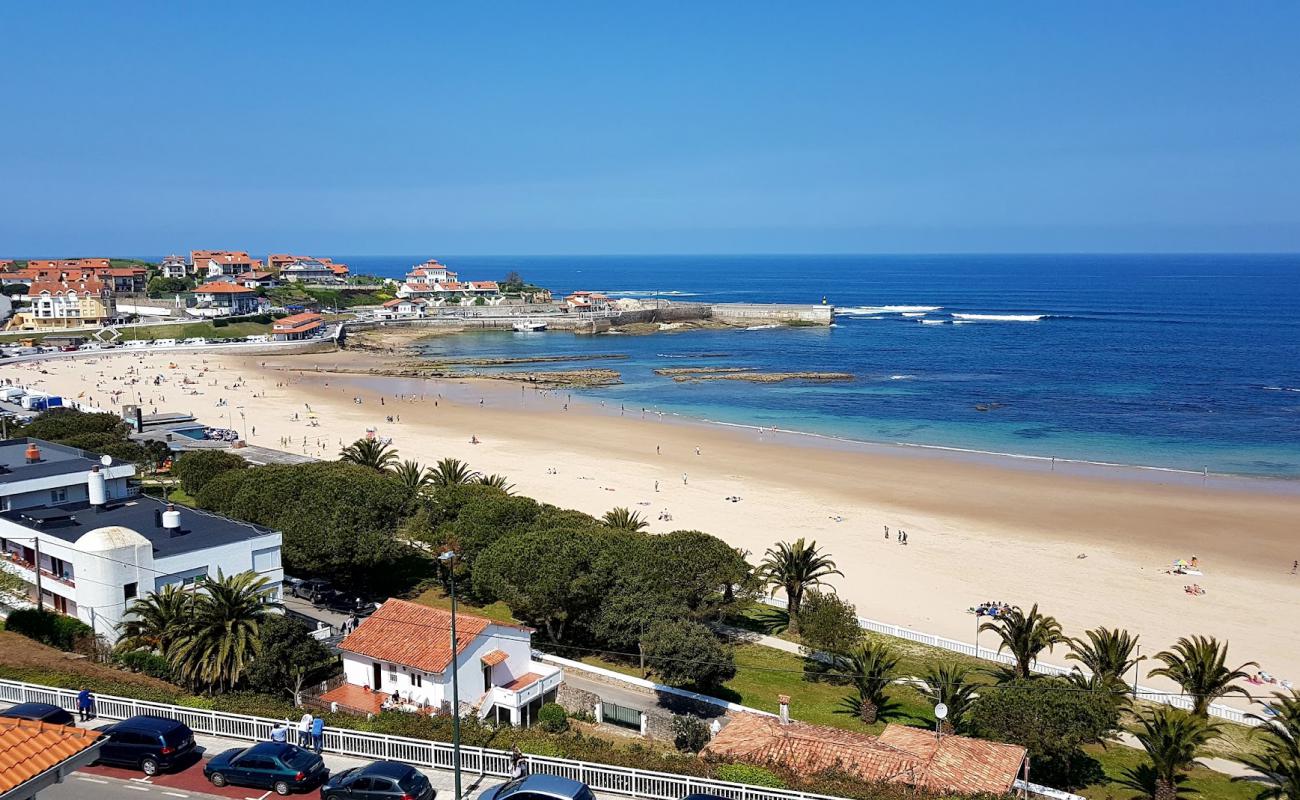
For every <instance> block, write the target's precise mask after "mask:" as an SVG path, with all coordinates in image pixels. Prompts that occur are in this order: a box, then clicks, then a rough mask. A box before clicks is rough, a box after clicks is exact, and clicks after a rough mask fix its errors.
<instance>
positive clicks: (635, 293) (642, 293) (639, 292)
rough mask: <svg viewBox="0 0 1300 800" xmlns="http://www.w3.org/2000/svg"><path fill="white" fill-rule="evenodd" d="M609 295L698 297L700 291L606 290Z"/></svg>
mask: <svg viewBox="0 0 1300 800" xmlns="http://www.w3.org/2000/svg"><path fill="white" fill-rule="evenodd" d="M605 294H606V295H608V296H609V297H696V296H698V295H699V292H677V291H673V292H655V291H647V290H627V291H622V292H605Z"/></svg>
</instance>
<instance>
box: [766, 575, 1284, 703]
mask: <svg viewBox="0 0 1300 800" xmlns="http://www.w3.org/2000/svg"><path fill="white" fill-rule="evenodd" d="M763 602H764V603H765V604H767V605H769V606H774V607H776V608H781V609H784V608H785V606H786V601H785V600H784V599H783V598H780V597H768V598H764V600H763ZM858 625H860V626H861V627H862V628H863V629H865V630H869V631H872V632H873V633H880V634H884V635H885V636H893V637H896V638H899V639H906V640H908V641H909V642H918V643H920V644H924V645H929V646H930V647H938V648H941V649H943V650H951V651H953V652H955V653H962V654H964V655H968V656H973V657H975V658H982V659H984V660H985V661H994V662H996V663H999V664H1014V663H1015V659H1014V658H1013V657H1012V656H1011V654H1010V653H1006V652H1000V651H998V650H994V649H991V648H988V647H979V648H976V646H975V644H974V643H973V642H962V641H958V640H956V639H948V638H945V637H943V636H936V635H935V634H933V633H923V632H921V631H914V630H912V629H911V628H904V627H902V626H901V625H890V624H889V623H888V622H879V621H877V620H874V619H867V618H866V617H858ZM1031 669H1033V671H1034V672H1037V673H1040V674H1043V675H1069V674H1070V673H1071V672H1073V670H1072V669H1070V668H1069V667H1060V666H1057V665H1055V664H1044V663H1043V662H1041V661H1037V660H1035V661H1034V663H1033V664H1032V665H1031ZM1134 696H1136V697H1137V698H1138V699H1140V700H1147V701H1150V702H1152V703H1164V704H1165V705H1170V706H1174V707H1176V708H1183V709H1188V710H1190V709H1191V708H1192V700H1191V698H1190V697H1185V696H1183V695H1181V694H1173V693H1170V692H1162V691H1160V690H1159V689H1152V688H1150V687H1147V686H1142V685H1138V687H1137V691H1135V692H1134ZM1210 716H1213V717H1221V718H1223V719H1226V720H1228V721H1229V722H1236V723H1238V724H1241V725H1258V724H1259V722H1258V721H1257V720H1253V719H1251V718H1250V717H1248V716H1247V715H1246V712H1245V711H1241V710H1240V709H1236V708H1233V707H1231V706H1225V705H1223V704H1221V703H1213V704H1211V705H1210Z"/></svg>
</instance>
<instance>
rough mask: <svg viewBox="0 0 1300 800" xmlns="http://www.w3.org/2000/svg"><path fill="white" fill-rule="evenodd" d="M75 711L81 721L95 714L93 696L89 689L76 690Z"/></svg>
mask: <svg viewBox="0 0 1300 800" xmlns="http://www.w3.org/2000/svg"><path fill="white" fill-rule="evenodd" d="M77 713H78V716H80V717H81V721H82V722H85V721H86V720H88V719H91V718H92V717H94V716H95V696H94V695H93V694H91V693H90V690H89V689H82V690H81V691H80V692H77Z"/></svg>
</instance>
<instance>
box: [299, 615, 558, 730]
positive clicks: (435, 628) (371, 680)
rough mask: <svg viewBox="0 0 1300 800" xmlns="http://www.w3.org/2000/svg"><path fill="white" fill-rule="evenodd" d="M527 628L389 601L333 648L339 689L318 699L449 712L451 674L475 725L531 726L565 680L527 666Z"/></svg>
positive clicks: (364, 709)
mask: <svg viewBox="0 0 1300 800" xmlns="http://www.w3.org/2000/svg"><path fill="white" fill-rule="evenodd" d="M532 634H533V631H532V629H531V628H526V627H523V626H521V625H510V624H506V623H501V622H495V621H493V620H490V619H487V618H485V617H478V616H474V615H472V614H461V613H457V614H456V652H455V654H454V656H453V654H452V649H451V613H450V612H448V611H444V610H443V609H439V608H430V607H429V606H425V605H421V604H419V603H412V602H410V601H407V600H396V599H389V600H387V601H385V602H384V604H383V605H382V606H380V607H379V609H378V610H377V611H375V613H374V614H372V615H371V616H370V617H369V618H368V619H366V620H365V621H364V622H362V623H361V624H360V625H359V626H357V629H356V630H355V631H353V632H352V633H350V634H349V635H348V636H347V638H345V639H344V640H343V642H342V643H341V644H340V645H339V649H340V650H341V651H342V653H343V677H344V681H345V682H344V683H342V684H340V685H339V686H336V687H334V688H333V689H330V690H329V691H327V692H325V693H324V694H323V695H321V697H320V699H321V700H322V701H324V702H326V703H330V704H333V705H334V706H336V707H338V708H339V709H341V710H351V711H353V712H361V713H368V714H374V713H378V712H379V711H381V710H384V709H387V708H393V707H397V708H402V709H405V710H408V711H418V712H424V713H429V712H437V711H450V707H451V695H452V687H451V682H452V672H453V670H454V671H455V674H456V677H457V681H458V682H459V685H460V701H461V705H462V710H463V709H465V708H466V707H468V708H469V709H472V710H473V711H474V712H475V713H477V715H478V717H479V718H480V719H486V718H488V717H493V718H495V719H496V720H497V721H498V722H509V723H510V724H512V725H529V724H531V723H532V721H533V720H535V719H537V711H538V709H540V708H541V707H542V704H544V703H548V702H553V701H554V700H555V696H556V694H557V692H558V691H559V687H560V683H561V682H562V681H563V680H564V675H563V673H562V672H561V671H560V669H559V668H558V667H555V666H552V665H550V664H543V663H540V662H538V661H535V660H533V651H532Z"/></svg>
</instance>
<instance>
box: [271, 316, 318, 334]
mask: <svg viewBox="0 0 1300 800" xmlns="http://www.w3.org/2000/svg"><path fill="white" fill-rule="evenodd" d="M322 322H324V318H323V317H322V316H321V315H320V314H314V313H312V312H310V311H304V312H303V313H301V314H294V315H293V316H291V317H285V318H283V319H277V320H276V321H275V325H274V326H272V331H273V332H276V333H285V332H287V331H309V330H312V329H313V328H319V327H320V325H321V323H322Z"/></svg>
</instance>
